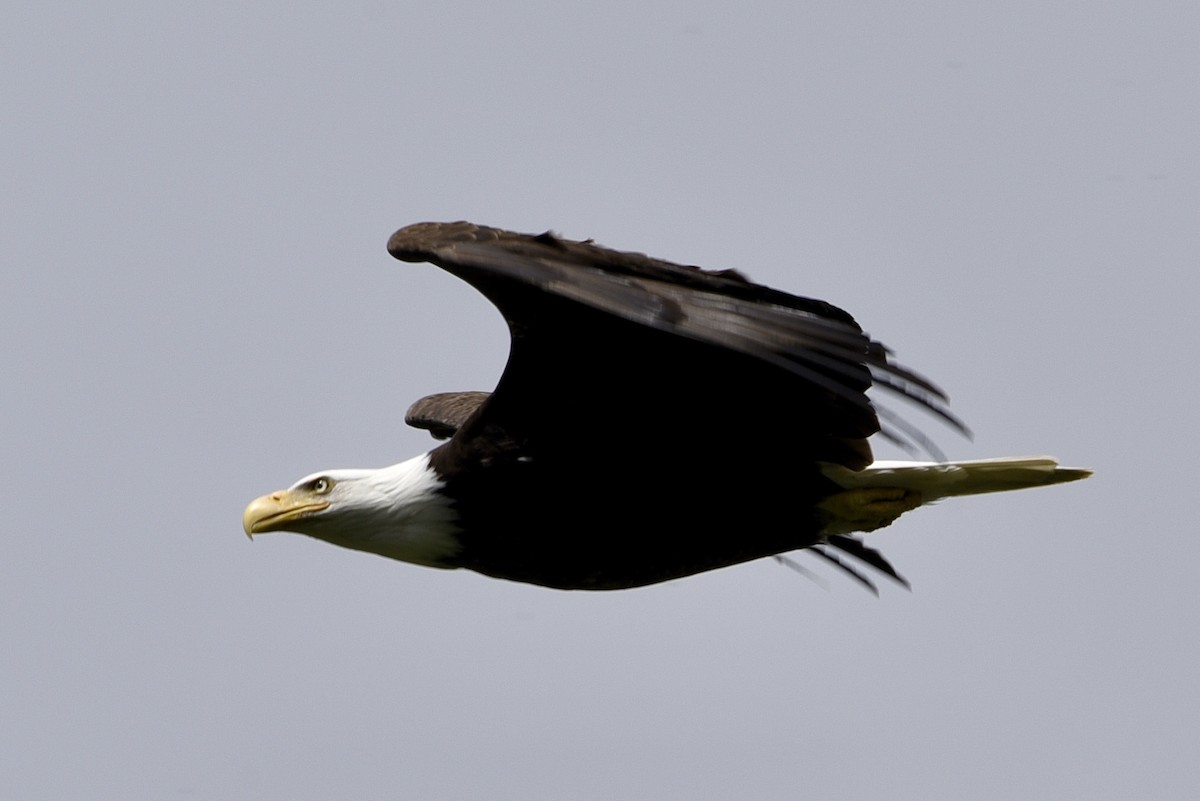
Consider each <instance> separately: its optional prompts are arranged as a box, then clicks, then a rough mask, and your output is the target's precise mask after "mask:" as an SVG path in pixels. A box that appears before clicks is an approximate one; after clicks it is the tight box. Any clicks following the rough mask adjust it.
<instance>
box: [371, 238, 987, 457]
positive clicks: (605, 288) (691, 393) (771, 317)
mask: <svg viewBox="0 0 1200 801" xmlns="http://www.w3.org/2000/svg"><path fill="white" fill-rule="evenodd" d="M388 250H389V252H390V253H391V254H392V255H393V256H395V257H396V258H398V259H402V260H405V261H429V262H432V263H434V264H436V265H438V266H440V267H442V268H443V269H445V270H447V271H449V272H451V273H453V274H455V275H457V276H459V277H460V278H462V279H463V280H465V281H467V282H468V283H470V284H472V285H473V286H475V287H476V288H477V289H478V290H479V291H480V292H482V293H483V294H484V295H485V296H487V297H488V298H489V299H490V300H491V301H492V302H493V303H494V304H495V305H496V306H497V308H499V310H500V311H501V313H502V314H503V315H504V317H505V319H506V320H507V322H508V325H509V328H510V331H511V333H512V336H513V348H512V351H511V353H510V357H509V363H508V365H507V367H506V369H505V373H504V376H503V377H502V379H501V382H500V385H499V386H498V387H497V391H496V393H495V394H494V395H493V397H492V399H491V400H490V401H489V402H488V404H487V408H486V409H485V411H484V413H483V414H481V418H491V419H490V422H493V423H496V424H499V425H501V426H502V427H503V428H505V430H507V431H509V432H510V433H512V434H513V436H522V435H524V433H526V432H529V431H532V430H534V429H535V428H536V427H537V426H538V425H550V424H554V425H563V424H565V423H566V422H567V420H568V418H566V417H565V416H559V415H556V414H555V409H554V408H552V407H551V406H549V405H548V404H535V405H534V406H535V408H532V409H528V408H527V409H520V408H517V407H516V404H515V401H516V400H517V399H518V398H520V399H521V400H522V401H528V399H529V398H530V397H533V396H534V395H537V394H539V392H541V390H542V388H543V387H547V388H548V387H550V386H559V387H565V388H566V390H567V391H566V396H567V397H568V398H570V399H573V401H574V402H575V404H576V407H575V411H576V412H578V413H583V414H585V415H586V414H588V413H593V414H595V413H598V411H599V410H600V409H601V408H605V409H607V410H608V412H613V411H614V408H615V405H617V404H620V403H629V402H634V401H637V402H640V401H647V402H649V403H650V406H649V407H648V408H646V409H643V410H641V411H640V412H634V413H625V412H618V414H627V415H628V416H629V417H630V418H631V419H635V420H636V423H637V425H636V426H635V427H637V428H639V429H643V428H645V426H646V425H647V424H650V423H653V422H655V418H656V417H657V418H658V421H659V422H668V423H669V420H665V419H664V418H670V419H672V420H673V419H674V418H675V417H676V415H677V414H681V413H682V412H683V410H684V409H685V408H686V405H687V404H688V403H689V401H699V400H700V399H701V398H708V399H710V400H711V401H712V404H711V408H712V409H722V410H725V411H726V413H727V419H729V420H732V421H733V422H734V423H735V424H738V425H751V426H755V427H756V428H763V429H766V430H775V429H776V428H777V427H778V426H780V425H781V424H784V423H785V421H786V425H788V426H791V427H793V428H795V427H796V426H807V427H808V429H807V430H806V431H804V432H800V433H799V434H797V435H796V436H801V435H803V436H805V437H808V438H810V439H815V438H823V439H825V440H827V441H828V442H829V443H834V444H832V445H831V446H830V447H829V448H828V449H826V450H824V451H822V450H821V449H820V448H817V452H816V453H815V454H814V456H816V457H817V458H820V459H823V460H826V461H833V462H836V463H840V464H844V465H845V466H847V467H851V468H859V467H862V466H864V465H865V464H866V463H869V461H870V452H869V449H868V448H866V446H865V438H866V437H868V436H870V435H871V434H873V433H875V432H877V431H878V430H880V425H879V419H878V417H877V415H876V410H875V408H874V407H873V406H872V405H871V403H870V402H869V401H868V400H867V398H866V395H865V394H864V393H865V391H866V390H867V389H868V388H869V387H870V386H871V385H872V383H875V384H878V385H881V386H883V387H885V388H887V389H889V390H891V391H892V392H894V393H897V394H898V395H901V396H903V397H906V398H908V399H910V400H912V401H914V402H915V403H917V404H918V405H920V406H922V407H924V408H926V409H928V410H930V411H932V412H933V413H935V414H936V415H938V416H940V417H942V418H943V419H944V420H946V421H947V422H949V423H950V424H951V425H952V426H954V427H956V428H959V429H960V430H963V431H965V427H964V426H963V425H962V424H961V422H959V421H958V420H957V418H955V417H954V416H953V415H951V414H950V412H949V411H948V410H947V409H946V397H945V395H944V394H943V393H942V392H941V391H940V390H939V389H938V388H937V387H936V386H934V385H933V384H932V383H931V382H929V381H928V380H926V379H924V378H922V377H921V376H919V375H917V374H915V373H913V372H911V371H909V370H906V369H904V368H902V367H899V366H898V365H895V364H893V363H892V362H891V361H890V360H889V358H888V352H887V350H886V349H885V348H884V347H883V346H882V345H880V344H879V343H877V342H874V341H872V340H871V339H870V338H868V337H867V336H866V335H865V334H863V332H862V330H861V329H860V328H859V327H858V325H857V324H856V323H855V322H854V320H853V318H852V317H851V316H850V315H849V314H847V313H846V312H844V311H842V310H841V309H838V308H837V307H835V306H832V305H830V304H828V303H825V302H823V301H818V300H812V299H808V298H801V297H796V296H793V295H789V294H787V293H784V292H780V291H778V290H774V289H771V288H769V287H765V286H762V285H759V284H754V283H751V282H750V281H748V280H747V279H745V278H744V277H743V276H742V275H741V274H739V273H737V272H735V271H730V270H726V271H715V272H714V271H706V270H701V269H700V268H697V267H688V266H682V265H677V264H672V263H670V262H666V261H662V260H659V259H653V258H650V257H648V256H645V255H643V254H640V253H626V252H620V251H614V250H609V249H606V248H602V247H599V246H597V245H595V244H593V243H591V242H590V241H587V242H576V241H570V240H565V239H560V238H558V237H556V236H554V235H551V234H541V235H537V236H534V235H527V234H517V233H512V232H509V231H503V230H500V229H495V228H488V227H484V226H478V225H474V224H472V223H467V222H457V223H419V224H416V225H411V226H408V227H406V228H402V229H401V230H399V231H397V232H396V233H395V234H394V235H393V236H392V238H391V240H390V241H389V243H388ZM597 340H599V341H597ZM681 342H689V343H691V344H690V345H686V346H685V345H683V344H680V343H681ZM681 358H682V359H686V360H689V364H688V365H687V371H685V370H682V369H681V370H679V371H678V372H677V373H676V374H674V380H673V383H671V382H668V381H667V379H666V378H664V377H663V371H667V372H668V373H669V372H670V370H671V369H672V367H673V366H674V365H673V364H672V363H673V362H675V361H677V360H678V359H681ZM705 373H708V375H706V376H705V377H704V379H703V380H700V379H698V378H697V379H693V378H690V377H689V376H694V375H697V374H705ZM618 384H624V385H626V386H627V387H629V388H631V389H628V390H627V391H625V392H624V393H623V394H622V393H619V392H616V391H615V390H616V388H617V385H618ZM514 385H515V386H514ZM637 387H644V388H645V390H646V391H644V392H641V393H637V392H636V388H637ZM672 387H678V391H677V392H675V393H674V394H673V396H672V397H670V398H669V401H668V402H666V403H663V402H660V401H658V400H656V399H660V398H662V397H663V395H664V392H666V393H668V394H670V390H671V388H672ZM651 390H653V391H651ZM608 391H612V392H613V393H614V394H613V395H612V396H611V397H606V396H605V393H606V392H608ZM596 393H599V394H600V399H599V402H597V403H593V401H592V399H594V398H595V397H596ZM718 399H719V401H720V402H719V403H718V402H717V401H718ZM506 400H510V401H513V403H506ZM535 412H536V413H540V414H541V415H542V420H541V422H540V423H539V422H536V421H534V420H533V419H532V418H531V417H530V415H532V414H534V413H535ZM606 413H607V412H606ZM547 416H549V419H546V417H547ZM576 416H578V415H576ZM684 416H686V415H684ZM698 419H699V418H698V417H697V418H694V419H693V420H692V422H696V420H698ZM626 422H628V421H626ZM652 430H653V429H652ZM916 436H917V437H919V435H916ZM898 437H899V438H901V439H904V438H910V439H911V438H914V436H913V432H904V433H900V434H899V435H898ZM860 440H861V442H859V441H860ZM917 441H918V442H919V441H920V440H919V439H918V440H917Z"/></svg>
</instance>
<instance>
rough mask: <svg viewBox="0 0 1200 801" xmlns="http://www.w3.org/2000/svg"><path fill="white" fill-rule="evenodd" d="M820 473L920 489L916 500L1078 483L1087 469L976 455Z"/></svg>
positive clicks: (1038, 459) (850, 483) (845, 483)
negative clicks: (968, 458)
mask: <svg viewBox="0 0 1200 801" xmlns="http://www.w3.org/2000/svg"><path fill="white" fill-rule="evenodd" d="M821 469H822V472H824V473H825V475H826V476H827V477H828V478H830V479H832V480H833V481H835V482H837V483H838V484H839V485H841V486H842V487H845V488H846V489H862V488H895V489H903V490H912V491H916V492H919V493H920V495H921V503H923V504H924V503H930V502H931V501H936V500H938V499H939V498H949V497H953V496H955V495H978V494H980V493H984V492H1007V491H1009V490H1019V489H1028V488H1030V487H1044V486H1048V485H1050V484H1062V483H1063V482H1066V481H1078V480H1079V479H1081V478H1087V477H1088V476H1090V475H1091V474H1092V471H1091V470H1085V469H1082V468H1076V467H1059V465H1058V462H1057V461H1055V460H1054V459H1052V458H1050V457H1049V456H1033V457H1006V458H1000V459H977V460H973V461H964V462H875V463H874V464H872V465H870V466H869V467H867V468H865V469H863V470H859V471H854V470H847V469H846V468H844V467H840V466H838V465H822V468H821Z"/></svg>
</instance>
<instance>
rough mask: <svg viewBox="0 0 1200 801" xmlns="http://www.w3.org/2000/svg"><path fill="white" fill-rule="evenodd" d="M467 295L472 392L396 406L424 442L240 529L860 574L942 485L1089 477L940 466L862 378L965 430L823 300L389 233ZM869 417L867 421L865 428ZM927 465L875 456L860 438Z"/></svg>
mask: <svg viewBox="0 0 1200 801" xmlns="http://www.w3.org/2000/svg"><path fill="white" fill-rule="evenodd" d="M388 250H389V252H390V253H391V254H392V255H393V256H395V257H396V258H397V259H401V260H403V261H410V262H432V263H433V264H436V265H437V266H439V267H441V268H442V269H444V270H446V271H447V272H450V273H452V274H454V275H456V276H458V277H459V278H461V279H462V280H464V281H466V282H467V283H469V284H471V285H472V286H473V287H475V288H476V289H477V290H478V291H479V292H481V293H483V295H484V296H485V297H487V298H488V300H490V301H491V302H492V303H493V304H494V305H495V306H496V308H497V309H499V311H500V313H501V314H502V315H503V316H504V319H505V321H506V322H507V323H508V329H509V333H510V335H511V348H510V351H509V356H508V362H507V364H506V365H505V368H504V373H503V375H502V376H501V377H500V381H499V383H498V384H497V386H496V388H495V389H494V390H493V391H492V392H449V393H441V394H437V395H430V396H428V397H426V398H422V399H421V400H418V401H417V402H416V403H415V404H413V405H412V407H411V408H410V409H409V410H408V413H407V415H406V420H407V422H408V423H409V424H410V425H413V426H416V427H418V428H423V429H427V430H428V431H429V432H430V433H431V434H432V435H433V436H434V437H435V438H437V439H441V440H445V442H444V443H442V444H440V445H438V446H437V447H435V448H433V449H432V450H430V451H428V452H427V453H423V454H421V455H419V456H416V457H413V458H411V459H408V460H407V461H403V462H400V463H399V464H395V465H392V466H390V467H383V468H378V469H338V470H324V471H321V472H318V473H313V474H311V475H309V476H307V477H305V478H302V479H300V480H299V481H297V482H296V483H295V484H293V485H292V486H291V487H289V488H288V489H285V490H280V491H278V492H273V493H271V494H269V495H264V496H263V497H261V498H258V499H257V500H254V501H252V502H251V503H250V505H249V506H248V507H247V508H246V510H245V513H244V515H243V526H244V528H245V531H246V533H247V534H249V535H251V536H253V535H255V534H260V533H263V532H268V531H292V532H298V533H301V534H307V535H309V536H311V537H315V538H317V539H321V540H325V541H326V542H330V543H333V544H335V545H341V546H343V547H346V548H353V549H356V550H360V551H368V552H370V553H375V554H379V555H380V556H385V557H389V558H392V559H398V560H401V561H405V562H412V563H415V564H419V565H428V566H430V567H440V568H467V569H470V570H475V571H478V572H480V573H483V574H486V575H489V576H495V577H497V578H504V579H510V580H513V581H522V582H529V583H532V584H539V585H543V586H547V587H555V588H559V589H580V590H614V589H625V588H630V587H639V586H644V585H647V584H654V583H656V582H661V581H667V580H670V579H676V578H680V577H683V576H689V575H692V574H695V573H700V572H702V571H706V570H713V569H716V568H721V567H726V566H729V565H735V564H739V563H741V562H746V561H749V560H752V559H759V558H763V557H771V556H774V557H776V558H777V559H779V560H781V561H785V562H786V563H788V564H791V565H793V566H797V565H796V563H795V562H793V561H791V560H790V559H788V557H786V556H784V554H786V553H788V552H790V551H795V550H798V549H808V550H809V551H810V552H812V553H814V554H815V555H817V556H820V557H822V558H824V559H826V560H828V561H830V562H831V563H833V564H834V565H836V566H838V567H840V568H842V569H843V570H845V571H846V572H847V573H849V574H850V575H851V576H853V577H854V578H856V579H858V580H859V581H861V582H863V583H864V584H866V585H867V586H868V587H872V589H873V584H872V583H871V581H870V579H869V578H868V577H867V575H866V571H865V570H863V569H862V568H861V567H860V563H861V565H866V566H869V567H871V568H874V569H876V570H878V571H880V572H882V573H883V574H884V575H886V576H888V577H890V578H892V579H894V580H896V581H899V582H901V583H905V582H904V579H903V578H901V577H900V575H899V573H897V572H896V570H895V569H894V568H893V567H892V566H891V564H889V563H888V561H887V560H886V559H884V558H883V556H882V555H881V554H880V553H879V552H878V551H876V550H875V549H873V548H871V547H869V546H867V545H866V544H865V543H864V542H863V541H862V539H861V538H860V537H859V536H857V535H858V534H860V533H865V532H870V531H874V530H876V529H878V528H881V527H883V526H887V525H889V524H890V523H892V522H893V521H894V520H896V518H898V517H899V516H900V515H902V514H904V513H905V512H907V511H910V510H912V509H915V508H917V507H918V506H921V505H922V504H927V503H930V502H933V501H936V500H939V499H941V498H946V497H950V496H956V495H972V494H977V493H984V492H1001V491H1006V490H1015V489H1023V488H1027V487H1037V486H1043V485H1048V484H1057V483H1061V482H1065V481H1074V480H1076V479H1081V478H1085V477H1087V476H1088V475H1090V471H1088V470H1083V469H1074V468H1064V467H1060V466H1059V465H1058V464H1057V462H1055V460H1053V459H1051V458H1047V457H1037V458H1002V459H985V460H978V461H959V462H952V461H944V460H942V459H940V455H939V454H937V452H936V450H931V448H932V446H931V444H930V443H928V441H927V440H926V439H925V438H924V437H923V436H922V435H921V434H920V432H919V431H918V430H917V429H916V428H915V427H912V426H910V425H908V424H906V423H904V421H903V420H901V419H900V418H898V417H895V416H894V415H891V414H888V413H887V412H886V410H883V409H880V408H877V407H876V405H875V404H874V403H873V402H872V401H871V400H869V399H868V398H867V395H866V391H867V390H868V389H869V388H871V387H872V386H877V387H879V388H881V389H882V390H885V391H888V392H891V393H893V394H895V395H898V396H901V397H903V398H906V399H908V400H909V401H911V402H913V403H915V404H916V405H918V406H920V407H923V408H924V409H926V410H927V411H929V412H931V413H933V414H934V415H936V416H938V417H940V418H941V419H942V420H943V421H945V422H946V423H948V424H949V425H950V426H952V427H954V428H956V429H959V430H961V431H963V432H964V433H965V432H966V428H965V426H964V425H963V424H962V423H961V422H960V421H959V420H958V418H957V417H955V416H954V415H953V414H952V413H951V412H950V411H949V409H948V408H947V399H946V396H945V395H944V394H943V393H942V391H941V390H939V389H938V388H937V387H936V386H935V385H934V384H933V383H931V382H930V381H929V380H927V379H925V378H924V377H922V376H921V375H919V374H917V373H916V372H913V371H911V370H908V369H905V368H904V367H902V366H900V365H898V364H896V363H895V362H894V361H892V359H891V357H890V353H889V351H888V350H887V349H886V348H885V347H884V346H883V345H881V344H880V343H879V342H876V341H874V340H872V339H870V338H869V337H868V336H867V335H866V334H864V333H863V331H862V329H861V328H860V327H859V326H858V324H857V323H856V322H855V321H854V319H853V318H852V317H851V316H850V315H849V314H847V313H846V312H844V311H842V310H841V309H839V308H837V307H836V306H833V305H831V304H829V303H825V302H823V301H819V300H812V299H809V298H802V297H797V296H794V295H790V294H787V293H785V292H781V291H779V290H776V289H771V288H769V287H766V286H762V285H760V284H755V283H753V282H751V281H749V280H748V279H747V278H745V277H744V276H743V275H742V274H741V273H739V272H737V271H734V270H720V271H710V270H703V269H700V268H698V267H690V266H682V265H678V264H672V263H671V262H667V261H662V260H660V259H655V258H651V257H648V256H645V255H643V254H640V253H628V252H621V251H616V250H610V249H608V248H603V247H600V246H598V245H596V244H594V243H593V242H591V241H590V240H589V241H584V242H577V241H572V240H568V239H563V238H561V237H558V236H556V235H554V234H551V233H545V234H540V235H529V234H519V233H513V232H510V231H504V230H500V229H497V228H489V227H485V226H482V225H475V224H472V223H468V222H452V223H418V224H416V225H410V226H407V227H405V228H402V229H400V230H399V231H397V232H396V233H395V234H394V235H392V237H391V239H390V241H389V242H388ZM881 417H883V419H884V422H885V423H886V425H883V426H881V423H880V418H881ZM881 432H882V434H883V435H884V436H886V437H888V438H890V439H893V440H895V441H898V442H900V443H901V444H902V445H908V446H909V449H910V450H911V449H915V448H924V449H925V450H927V451H930V454H931V455H932V456H934V458H935V459H936V460H935V461H913V462H899V461H889V462H883V461H875V460H874V459H873V457H872V453H871V447H870V445H869V444H868V437H870V436H871V435H873V434H876V433H881Z"/></svg>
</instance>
